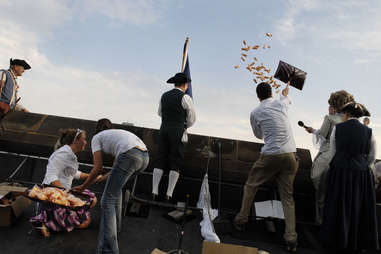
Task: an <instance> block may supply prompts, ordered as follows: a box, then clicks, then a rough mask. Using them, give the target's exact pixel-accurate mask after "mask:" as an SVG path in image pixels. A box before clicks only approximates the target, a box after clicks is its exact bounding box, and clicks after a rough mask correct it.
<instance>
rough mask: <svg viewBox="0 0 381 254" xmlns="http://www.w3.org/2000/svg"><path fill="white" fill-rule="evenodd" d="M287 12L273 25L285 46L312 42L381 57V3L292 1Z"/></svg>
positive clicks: (287, 7) (342, 0) (339, 0)
mask: <svg viewBox="0 0 381 254" xmlns="http://www.w3.org/2000/svg"><path fill="white" fill-rule="evenodd" d="M285 8H286V12H285V14H284V15H283V16H282V17H281V18H280V19H279V20H278V21H275V23H274V28H275V30H276V33H277V38H279V40H281V42H283V43H284V44H287V43H288V42H290V41H292V42H293V44H295V43H296V44H298V42H301V41H303V43H305V42H306V40H311V41H315V42H316V41H319V42H320V43H321V44H325V45H326V44H328V46H329V47H336V48H337V47H339V48H346V49H349V50H356V51H360V52H361V53H366V54H367V55H370V56H371V55H374V54H377V56H380V55H381V34H380V32H379V31H380V30H381V20H380V19H379V15H378V13H379V12H380V11H381V3H380V2H375V1H348V0H337V1H328V0H321V1H317V0H308V1H304V0H289V1H288V2H287V4H286V7H285ZM311 15H313V16H315V18H310V16H311ZM366 59H367V57H366ZM357 62H359V61H357Z"/></svg>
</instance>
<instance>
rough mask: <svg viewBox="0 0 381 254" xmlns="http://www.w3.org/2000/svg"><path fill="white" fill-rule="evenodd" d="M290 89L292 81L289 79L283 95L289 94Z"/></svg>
mask: <svg viewBox="0 0 381 254" xmlns="http://www.w3.org/2000/svg"><path fill="white" fill-rule="evenodd" d="M289 90H290V81H288V83H287V86H286V88H285V89H283V90H282V95H283V96H284V97H286V96H287V95H288V91H289Z"/></svg>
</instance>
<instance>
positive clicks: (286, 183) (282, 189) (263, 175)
mask: <svg viewBox="0 0 381 254" xmlns="http://www.w3.org/2000/svg"><path fill="white" fill-rule="evenodd" d="M297 169H298V163H297V161H296V157H295V154H294V153H285V154H278V155H261V156H260V157H259V159H258V160H257V161H256V162H255V163H254V165H253V167H252V168H251V170H250V173H249V176H248V179H247V181H246V184H245V187H244V193H243V198H242V206H241V211H240V212H239V213H238V214H237V216H236V217H235V219H234V222H235V223H236V224H241V225H242V224H245V223H247V222H248V217H249V214H250V209H251V206H252V205H253V202H254V198H255V194H256V192H257V190H258V187H259V186H260V185H261V184H263V183H265V182H266V181H268V180H270V179H271V178H273V177H275V180H276V181H277V184H278V189H279V193H280V199H281V201H282V206H283V212H284V217H285V223H286V232H285V234H284V236H283V237H284V239H285V240H286V241H288V242H295V241H297V234H296V231H295V205H294V198H293V185H294V179H295V175H296V172H297Z"/></svg>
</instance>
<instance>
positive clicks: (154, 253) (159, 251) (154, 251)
mask: <svg viewBox="0 0 381 254" xmlns="http://www.w3.org/2000/svg"><path fill="white" fill-rule="evenodd" d="M151 254H167V252H164V251H161V250H159V249H154V250H153V251H152V252H151Z"/></svg>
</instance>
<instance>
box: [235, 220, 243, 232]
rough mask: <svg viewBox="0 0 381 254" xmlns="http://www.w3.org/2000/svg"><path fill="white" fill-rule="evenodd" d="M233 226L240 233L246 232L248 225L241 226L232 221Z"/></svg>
mask: <svg viewBox="0 0 381 254" xmlns="http://www.w3.org/2000/svg"><path fill="white" fill-rule="evenodd" d="M232 224H233V227H234V228H235V229H236V230H237V231H239V232H243V231H245V230H246V224H239V223H237V222H236V221H235V220H233V221H232Z"/></svg>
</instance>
